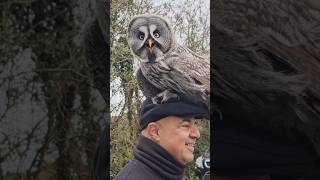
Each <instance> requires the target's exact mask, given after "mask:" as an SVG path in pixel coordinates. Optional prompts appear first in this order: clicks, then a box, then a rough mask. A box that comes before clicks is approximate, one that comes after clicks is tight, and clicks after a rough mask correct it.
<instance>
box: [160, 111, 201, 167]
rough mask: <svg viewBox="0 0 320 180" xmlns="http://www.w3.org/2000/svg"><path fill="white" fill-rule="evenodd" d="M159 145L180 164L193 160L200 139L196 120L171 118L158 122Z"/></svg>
mask: <svg viewBox="0 0 320 180" xmlns="http://www.w3.org/2000/svg"><path fill="white" fill-rule="evenodd" d="M157 124H158V125H159V130H158V134H159V137H160V140H159V144H160V145H161V146H162V147H163V148H165V149H166V150H167V151H168V152H169V153H170V154H172V155H173V156H174V157H175V158H176V159H177V160H178V161H179V162H181V163H182V164H186V163H188V162H190V161H192V160H193V158H194V149H195V143H196V140H197V139H198V138H199V137H200V132H199V129H198V127H197V125H196V122H195V119H194V118H182V117H176V116H169V117H166V118H163V119H161V120H159V121H157Z"/></svg>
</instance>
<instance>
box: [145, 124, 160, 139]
mask: <svg viewBox="0 0 320 180" xmlns="http://www.w3.org/2000/svg"><path fill="white" fill-rule="evenodd" d="M147 133H148V135H149V136H150V138H151V139H153V140H154V141H156V142H159V141H160V136H159V125H158V124H157V123H155V122H151V123H149V124H148V126H147Z"/></svg>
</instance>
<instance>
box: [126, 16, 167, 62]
mask: <svg viewBox="0 0 320 180" xmlns="http://www.w3.org/2000/svg"><path fill="white" fill-rule="evenodd" d="M128 43H129V46H130V48H131V49H132V52H133V53H134V54H135V55H136V56H138V57H139V59H140V60H141V62H145V63H148V62H151V63H153V62H157V61H158V60H160V59H161V58H160V57H162V56H163V55H164V54H165V53H167V52H168V51H169V50H170V49H171V47H172V32H171V28H170V27H169V24H168V23H167V22H166V21H164V20H163V19H162V18H160V17H157V16H153V15H151V16H149V15H148V16H144V15H141V16H139V17H137V18H135V19H133V20H132V21H131V23H130V25H129V34H128Z"/></svg>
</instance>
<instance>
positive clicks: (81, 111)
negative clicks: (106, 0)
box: [0, 0, 107, 180]
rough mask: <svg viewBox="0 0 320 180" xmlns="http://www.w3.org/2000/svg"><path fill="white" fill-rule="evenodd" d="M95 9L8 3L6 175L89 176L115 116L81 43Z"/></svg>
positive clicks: (1, 65)
mask: <svg viewBox="0 0 320 180" xmlns="http://www.w3.org/2000/svg"><path fill="white" fill-rule="evenodd" d="M93 6H94V2H91V1H83V0H74V1H59V0H53V1H47V0H44V1H32V0H26V1H14V2H11V1H4V2H1V3H0V11H1V18H0V39H1V45H0V52H1V57H0V89H1V94H0V100H1V102H4V103H1V104H0V143H1V146H0V179H5V180H8V179H59V180H66V179H68V180H69V179H81V180H82V179H83V180H84V179H89V170H90V166H91V161H92V159H93V155H94V151H95V146H96V144H97V140H98V137H99V135H100V133H101V129H102V127H103V126H104V124H105V122H106V119H107V118H106V112H107V111H106V104H105V102H103V101H102V98H101V96H100V95H99V93H98V91H97V90H96V88H95V85H94V83H93V82H92V80H91V75H90V74H89V72H90V71H89V67H88V65H87V63H86V61H85V58H84V57H85V56H84V51H83V48H82V45H81V44H82V40H83V34H84V31H85V24H86V23H88V22H89V21H91V20H92V18H93Z"/></svg>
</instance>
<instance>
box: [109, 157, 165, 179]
mask: <svg viewBox="0 0 320 180" xmlns="http://www.w3.org/2000/svg"><path fill="white" fill-rule="evenodd" d="M151 178H152V180H158V179H160V178H157V174H156V173H155V172H153V171H152V170H151V169H150V168H149V167H148V166H146V165H145V164H143V163H141V162H140V161H138V160H137V159H132V160H130V161H129V162H128V164H126V165H125V167H123V168H122V169H121V171H120V172H119V173H118V175H117V176H116V177H115V178H114V179H113V180H150V179H151Z"/></svg>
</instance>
